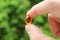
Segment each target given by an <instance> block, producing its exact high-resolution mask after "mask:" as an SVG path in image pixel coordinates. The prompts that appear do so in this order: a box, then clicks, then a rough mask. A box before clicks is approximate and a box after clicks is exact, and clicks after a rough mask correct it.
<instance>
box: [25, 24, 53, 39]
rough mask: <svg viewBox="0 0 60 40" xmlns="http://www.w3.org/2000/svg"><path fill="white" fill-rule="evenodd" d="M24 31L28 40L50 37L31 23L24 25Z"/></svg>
mask: <svg viewBox="0 0 60 40" xmlns="http://www.w3.org/2000/svg"><path fill="white" fill-rule="evenodd" d="M25 28H26V31H27V33H28V35H29V37H30V40H44V39H46V40H47V39H51V40H52V38H50V37H48V36H46V35H44V34H43V33H42V31H41V30H39V28H37V26H35V25H33V24H29V25H26V26H25Z"/></svg>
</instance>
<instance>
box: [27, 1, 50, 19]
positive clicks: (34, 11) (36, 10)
mask: <svg viewBox="0 0 60 40" xmlns="http://www.w3.org/2000/svg"><path fill="white" fill-rule="evenodd" d="M48 4H49V2H48V1H42V2H40V3H38V4H37V5H35V6H33V7H32V8H31V9H30V10H29V11H28V12H27V15H30V16H32V18H34V17H36V16H37V15H39V14H47V13H48V10H47V8H48Z"/></svg>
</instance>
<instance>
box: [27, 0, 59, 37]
mask: <svg viewBox="0 0 60 40" xmlns="http://www.w3.org/2000/svg"><path fill="white" fill-rule="evenodd" d="M41 14H48V20H49V23H50V28H51V30H52V32H53V34H54V35H55V36H57V37H59V38H60V0H44V1H42V2H41V3H39V4H37V5H35V6H33V7H32V8H31V9H30V10H29V11H28V12H27V15H30V16H31V17H32V18H34V17H36V16H37V15H41Z"/></svg>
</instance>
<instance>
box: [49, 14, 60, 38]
mask: <svg viewBox="0 0 60 40" xmlns="http://www.w3.org/2000/svg"><path fill="white" fill-rule="evenodd" d="M48 19H49V23H50V28H51V30H52V32H53V34H55V36H57V37H59V38H60V19H58V18H56V17H54V16H52V15H50V14H49V15H48Z"/></svg>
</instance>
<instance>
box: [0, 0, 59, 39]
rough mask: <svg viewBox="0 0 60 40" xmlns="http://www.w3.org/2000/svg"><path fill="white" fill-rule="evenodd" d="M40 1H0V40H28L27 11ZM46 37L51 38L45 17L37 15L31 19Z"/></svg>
mask: <svg viewBox="0 0 60 40" xmlns="http://www.w3.org/2000/svg"><path fill="white" fill-rule="evenodd" d="M41 1H42V0H0V40H29V36H28V34H27V33H26V30H25V17H26V13H27V11H28V10H29V9H30V8H31V7H32V6H33V5H35V4H37V3H39V2H41ZM33 24H35V25H36V26H38V27H39V28H40V29H41V30H42V31H43V33H45V34H46V35H48V36H50V37H53V38H55V39H56V40H59V38H56V37H54V36H53V34H52V32H51V31H50V28H49V23H48V17H47V15H39V16H37V17H36V18H34V19H33Z"/></svg>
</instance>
